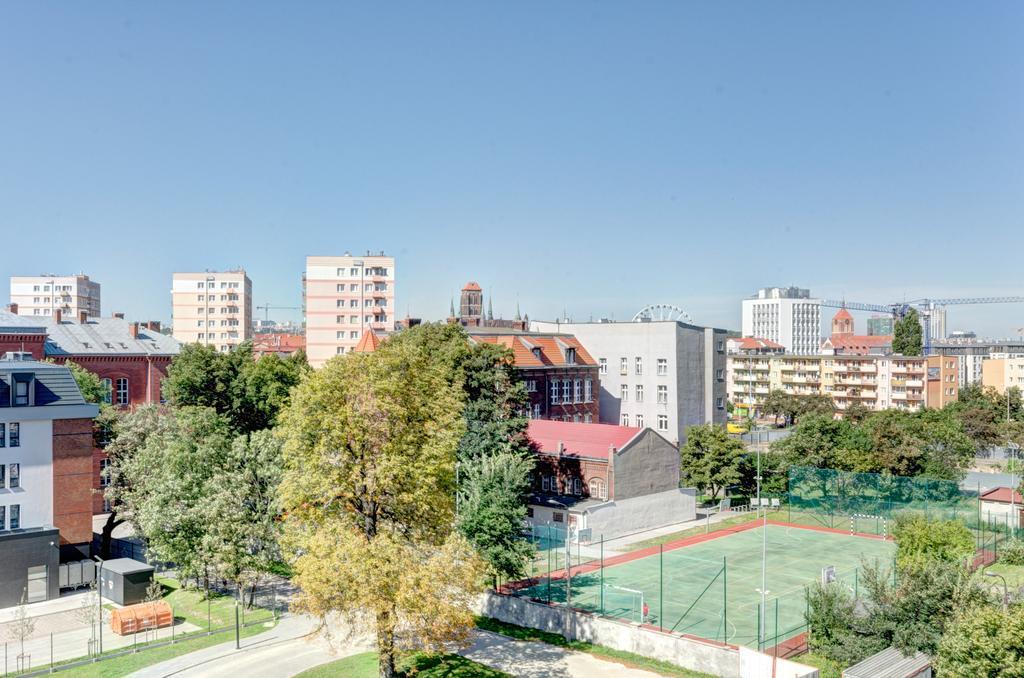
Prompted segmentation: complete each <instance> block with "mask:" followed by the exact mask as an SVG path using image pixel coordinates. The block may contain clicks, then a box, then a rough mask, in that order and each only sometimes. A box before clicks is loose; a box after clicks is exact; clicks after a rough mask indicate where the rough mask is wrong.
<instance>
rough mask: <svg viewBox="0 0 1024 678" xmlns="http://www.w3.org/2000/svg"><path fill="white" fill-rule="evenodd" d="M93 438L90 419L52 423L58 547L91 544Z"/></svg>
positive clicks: (54, 499)
mask: <svg viewBox="0 0 1024 678" xmlns="http://www.w3.org/2000/svg"><path fill="white" fill-rule="evenodd" d="M92 489H93V437H92V420H91V419H55V420H54V421H53V509H52V511H53V523H52V524H53V526H54V527H56V528H58V529H59V530H60V541H61V544H87V543H89V542H91V541H92V514H93V511H92V507H93V495H92Z"/></svg>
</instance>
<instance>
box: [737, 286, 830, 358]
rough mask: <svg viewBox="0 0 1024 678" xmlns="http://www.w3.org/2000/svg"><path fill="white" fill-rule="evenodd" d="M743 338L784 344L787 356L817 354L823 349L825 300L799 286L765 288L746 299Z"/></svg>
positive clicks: (744, 301) (744, 303)
mask: <svg viewBox="0 0 1024 678" xmlns="http://www.w3.org/2000/svg"><path fill="white" fill-rule="evenodd" d="M742 324H743V336H744V337H758V338H761V339H768V340H769V341H774V342H775V343H778V344H782V345H783V346H784V347H785V349H786V353H793V354H796V355H814V354H816V353H818V350H819V349H820V347H821V300H820V299H812V298H811V291H810V290H806V289H801V288H799V287H765V288H763V289H760V290H758V292H757V294H756V295H755V296H753V297H751V298H750V299H744V300H743V323H742Z"/></svg>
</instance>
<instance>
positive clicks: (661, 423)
mask: <svg viewBox="0 0 1024 678" xmlns="http://www.w3.org/2000/svg"><path fill="white" fill-rule="evenodd" d="M658 430H659V431H667V430H668V416H666V415H664V414H659V415H658Z"/></svg>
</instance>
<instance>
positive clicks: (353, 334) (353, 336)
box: [348, 330, 359, 339]
mask: <svg viewBox="0 0 1024 678" xmlns="http://www.w3.org/2000/svg"><path fill="white" fill-rule="evenodd" d="M348 338H349V339H358V338H359V332H356V331H355V330H353V331H351V332H349V333H348Z"/></svg>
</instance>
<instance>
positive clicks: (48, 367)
mask: <svg viewBox="0 0 1024 678" xmlns="http://www.w3.org/2000/svg"><path fill="white" fill-rule="evenodd" d="M19 374H31V375H33V376H34V378H35V407H46V406H50V407H52V406H63V405H84V404H85V400H84V399H83V398H82V393H81V391H79V390H78V384H77V383H75V378H74V377H73V376H71V370H69V369H68V368H67V367H65V366H63V365H54V364H51V363H41V362H37V361H35V360H0V407H10V406H11V388H12V384H13V382H14V380H15V379H16V376H17V375H19Z"/></svg>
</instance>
